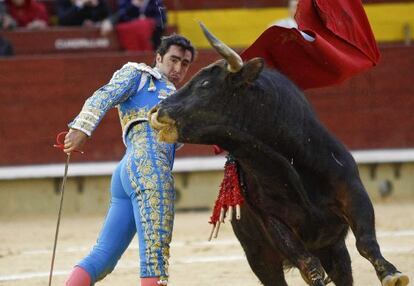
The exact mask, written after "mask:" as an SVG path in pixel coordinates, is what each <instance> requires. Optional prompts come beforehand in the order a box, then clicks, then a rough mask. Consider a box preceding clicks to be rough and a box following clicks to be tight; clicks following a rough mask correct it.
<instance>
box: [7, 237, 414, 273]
mask: <svg viewBox="0 0 414 286" xmlns="http://www.w3.org/2000/svg"><path fill="white" fill-rule="evenodd" d="M377 236H378V237H404V236H414V230H399V231H378V232H377ZM238 244H239V242H238V241H237V240H236V239H226V240H215V241H213V242H208V241H197V242H186V241H176V242H173V243H172V247H182V246H213V247H214V246H217V245H222V246H227V245H238ZM88 249H89V247H69V248H66V249H63V250H58V251H59V252H84V251H87V250H88ZM129 249H137V247H136V246H133V245H131V246H130V247H129ZM381 250H382V252H383V253H394V254H395V253H409V254H414V247H400V246H396V247H382V248H381ZM351 251H355V252H356V249H352V250H351ZM50 252H51V250H50V249H35V250H29V251H25V252H23V253H22V254H28V255H36V254H45V253H47V254H50ZM245 259H246V258H245V256H244V255H230V256H229V255H225V256H224V255H223V256H189V257H184V258H182V259H179V260H175V261H174V259H173V260H172V263H176V264H188V263H212V262H229V261H238V260H245ZM137 264H138V263H136V264H135V263H133V262H130V263H127V261H125V262H123V263H122V262H121V263H120V264H119V265H118V266H117V268H123V269H130V268H136V267H138V266H137ZM69 273H70V270H57V271H54V273H53V275H54V276H62V275H68V274H69ZM48 276H49V272H26V273H19V274H11V275H0V281H12V280H28V279H32V278H40V277H48Z"/></svg>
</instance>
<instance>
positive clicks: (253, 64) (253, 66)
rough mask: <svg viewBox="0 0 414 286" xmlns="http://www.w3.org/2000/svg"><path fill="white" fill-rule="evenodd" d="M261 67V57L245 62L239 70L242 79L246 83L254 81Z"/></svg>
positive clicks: (262, 61)
mask: <svg viewBox="0 0 414 286" xmlns="http://www.w3.org/2000/svg"><path fill="white" fill-rule="evenodd" d="M263 67H264V60H263V58H253V59H251V60H249V61H248V62H246V63H245V64H244V65H243V68H242V70H241V71H240V73H241V76H242V78H243V81H244V82H245V83H248V84H250V83H252V82H254V81H255V80H256V79H257V77H258V76H259V74H260V72H261V71H262V70H263Z"/></svg>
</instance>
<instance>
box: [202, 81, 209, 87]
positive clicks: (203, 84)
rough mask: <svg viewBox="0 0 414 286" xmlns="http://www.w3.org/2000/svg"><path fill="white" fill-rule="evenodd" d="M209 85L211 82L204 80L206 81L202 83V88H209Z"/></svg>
mask: <svg viewBox="0 0 414 286" xmlns="http://www.w3.org/2000/svg"><path fill="white" fill-rule="evenodd" d="M209 83H210V82H209V81H208V80H204V81H203V82H202V83H201V87H207V86H208V84H209Z"/></svg>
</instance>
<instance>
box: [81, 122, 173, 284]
mask: <svg viewBox="0 0 414 286" xmlns="http://www.w3.org/2000/svg"><path fill="white" fill-rule="evenodd" d="M148 128H149V126H148V124H139V125H137V126H135V127H134V130H131V131H130V132H129V134H128V138H127V152H126V154H125V156H124V157H123V159H122V160H121V162H120V163H119V164H118V166H117V168H116V169H115V171H114V173H113V175H112V181H111V202H110V207H109V211H108V214H107V216H106V219H105V222H104V225H103V228H102V231H101V233H100V235H99V238H98V240H97V243H96V245H95V246H94V247H93V250H92V251H91V252H90V254H89V255H88V256H87V257H86V258H84V259H83V260H82V261H81V262H80V263H79V264H78V265H77V266H79V267H81V268H83V269H84V270H86V271H87V272H88V273H89V275H90V276H91V280H92V285H93V284H94V283H95V282H96V281H99V280H101V279H102V278H104V277H105V276H106V275H107V274H108V273H110V272H111V271H112V270H113V269H114V267H115V265H116V263H117V262H118V260H119V259H120V257H121V255H122V254H123V253H124V251H125V250H126V248H127V247H128V245H129V243H130V242H131V240H132V238H133V237H134V235H135V233H137V234H138V242H139V256H140V276H141V277H159V278H160V280H167V278H168V258H169V245H170V242H171V235H172V229H173V219H174V205H173V203H174V199H175V193H174V184H173V178H172V175H171V170H170V165H169V160H167V159H168V158H167V157H168V153H170V152H165V150H167V151H169V150H168V148H169V147H168V146H167V145H162V144H165V143H159V142H157V141H156V139H155V136H154V135H153V134H152V132H149V133H148V132H145V131H150V130H149V129H148ZM163 148H166V149H165V150H163Z"/></svg>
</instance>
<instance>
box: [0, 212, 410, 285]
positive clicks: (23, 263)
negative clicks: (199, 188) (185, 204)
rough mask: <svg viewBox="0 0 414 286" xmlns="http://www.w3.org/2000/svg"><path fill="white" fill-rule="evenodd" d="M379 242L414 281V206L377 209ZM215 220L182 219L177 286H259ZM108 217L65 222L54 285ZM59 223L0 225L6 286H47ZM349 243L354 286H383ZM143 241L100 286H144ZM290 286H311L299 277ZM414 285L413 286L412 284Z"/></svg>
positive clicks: (173, 271) (174, 265)
mask: <svg viewBox="0 0 414 286" xmlns="http://www.w3.org/2000/svg"><path fill="white" fill-rule="evenodd" d="M375 210H376V216H377V234H378V240H379V242H380V245H381V247H382V251H383V254H384V256H385V257H386V258H388V259H389V260H390V261H391V262H393V263H394V264H395V265H396V266H397V267H398V268H399V269H400V270H401V271H403V272H405V273H406V274H408V275H409V276H410V278H411V280H412V281H414V204H404V205H400V204H381V205H379V204H377V205H375ZM209 216H210V213H209V212H194V213H178V214H177V217H176V224H175V230H174V239H173V241H174V242H173V244H172V250H171V255H172V257H171V266H170V275H171V278H170V284H169V285H171V286H187V285H188V286H190V285H197V286H207V285H208V286H211V285H237V286H248V285H249V286H250V285H260V283H259V282H258V280H257V279H256V277H255V276H254V274H253V272H252V271H251V270H250V268H249V266H248V264H247V261H246V259H245V257H244V254H243V252H242V250H241V247H240V245H239V244H238V242H237V240H236V238H235V237H234V235H233V233H232V231H231V227H230V225H229V224H226V225H224V227H222V228H221V230H220V234H219V237H218V239H216V240H213V241H212V242H208V241H207V236H208V234H209V231H210V225H209V224H208V223H207V221H208V219H209ZM102 220H103V217H102V216H99V217H98V216H89V217H78V216H65V214H64V213H63V218H62V222H61V229H60V235H59V241H58V248H57V255H56V261H55V272H54V273H55V274H54V276H53V283H52V285H64V281H65V278H66V276H67V274H68V273H69V272H70V270H71V267H72V265H73V264H75V263H76V262H77V261H78V260H79V259H80V258H82V257H83V256H84V255H85V254H87V253H88V250H89V248H90V247H91V246H92V245H93V244H94V242H95V240H96V237H97V234H98V232H99V229H100V226H101V223H102ZM55 224H56V217H29V218H27V217H26V218H24V217H19V218H12V219H10V218H7V219H6V218H0V285H10V286H23V285H24V286H27V285H30V286H40V285H42V286H45V285H48V275H49V269H50V261H51V253H52V246H53V238H54V231H55ZM354 241H355V240H354V237H353V236H352V235H350V237H349V238H348V245H349V250H350V253H351V257H352V261H353V270H354V280H355V285H358V286H362V285H364V286H371V285H380V283H379V281H378V280H377V278H376V276H375V273H374V270H373V268H372V267H371V265H370V264H369V263H368V262H367V261H366V260H365V259H363V258H362V257H361V256H360V255H359V254H358V253H357V251H356V249H355V247H354ZM137 261H138V251H137V241H136V240H134V241H133V242H132V244H131V246H130V248H129V249H128V250H127V251H126V253H125V254H124V256H123V257H122V259H121V260H120V262H119V264H118V266H117V268H116V269H115V270H114V272H113V273H112V274H111V275H109V276H108V277H107V278H106V279H105V280H104V281H102V282H100V283H97V285H99V286H109V285H111V286H114V285H139V283H138V274H137V273H138V269H137ZM286 279H287V281H288V283H289V285H295V286H302V285H306V284H305V283H304V282H303V281H302V279H301V278H300V275H299V274H298V272H297V271H296V270H293V271H290V272H288V273H287V274H286ZM411 284H413V285H414V282H413V283H411Z"/></svg>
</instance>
